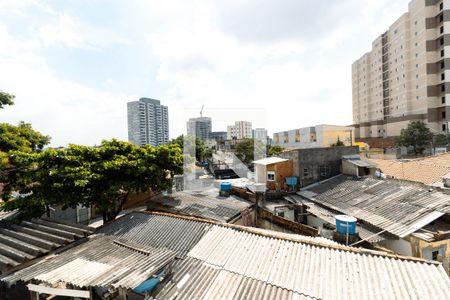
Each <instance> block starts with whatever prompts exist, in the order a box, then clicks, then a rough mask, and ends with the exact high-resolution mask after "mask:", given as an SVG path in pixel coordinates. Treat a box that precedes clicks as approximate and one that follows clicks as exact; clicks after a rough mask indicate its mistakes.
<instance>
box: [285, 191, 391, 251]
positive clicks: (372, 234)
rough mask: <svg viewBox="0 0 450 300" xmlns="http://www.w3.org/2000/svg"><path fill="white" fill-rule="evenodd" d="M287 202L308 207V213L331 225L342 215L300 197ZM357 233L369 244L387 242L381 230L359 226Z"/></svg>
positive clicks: (291, 196)
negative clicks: (336, 216) (336, 217)
mask: <svg viewBox="0 0 450 300" xmlns="http://www.w3.org/2000/svg"><path fill="white" fill-rule="evenodd" d="M284 198H285V199H286V200H288V201H291V202H293V203H302V204H305V205H306V206H307V207H308V212H310V213H312V214H313V215H315V216H316V217H318V218H320V219H322V220H324V221H326V222H328V223H330V224H336V220H335V218H334V216H335V215H338V214H340V213H335V212H333V211H331V210H329V209H326V208H324V207H321V206H319V205H317V204H316V203H314V202H311V201H309V200H305V199H303V198H302V197H300V196H298V195H288V196H285V197H284ZM356 227H357V232H358V233H359V236H360V237H361V239H363V240H365V241H367V242H369V243H378V242H381V241H384V240H386V237H385V235H384V234H383V233H380V231H381V230H378V231H374V230H372V229H369V228H366V227H365V226H361V225H357V226H356Z"/></svg>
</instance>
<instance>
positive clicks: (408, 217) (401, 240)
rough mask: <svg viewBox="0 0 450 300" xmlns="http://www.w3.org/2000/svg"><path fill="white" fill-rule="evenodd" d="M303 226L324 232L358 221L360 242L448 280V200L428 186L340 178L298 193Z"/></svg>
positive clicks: (449, 255) (372, 179)
mask: <svg viewBox="0 0 450 300" xmlns="http://www.w3.org/2000/svg"><path fill="white" fill-rule="evenodd" d="M298 195H300V196H301V197H302V198H303V199H306V200H308V201H310V202H311V203H307V202H304V201H302V200H301V199H296V200H297V202H301V203H302V204H306V205H307V206H309V209H308V210H309V212H310V213H311V214H312V215H311V217H310V216H308V217H307V219H308V222H307V224H308V225H310V226H313V227H316V228H319V230H321V229H327V227H328V228H329V226H327V225H325V224H328V225H329V224H334V222H335V221H334V216H335V215H337V214H345V215H349V216H353V217H355V218H357V220H358V222H359V225H360V227H361V229H362V231H361V234H362V236H361V237H362V238H363V240H366V239H367V240H368V242H370V243H371V244H372V246H375V247H377V246H379V247H381V248H384V249H389V250H391V251H393V252H395V253H397V254H400V255H406V256H414V257H418V258H424V259H427V260H434V261H440V262H442V263H443V265H444V268H445V269H446V271H447V273H448V274H449V275H450V195H448V194H446V193H442V192H439V191H436V190H433V189H430V188H429V187H427V186H424V185H420V184H416V183H411V182H404V181H398V180H393V179H377V178H372V177H361V178H356V177H354V176H346V175H339V176H336V177H333V178H331V179H328V180H325V181H323V182H320V183H316V184H313V185H311V186H308V187H305V188H303V189H302V190H301V191H300V192H298Z"/></svg>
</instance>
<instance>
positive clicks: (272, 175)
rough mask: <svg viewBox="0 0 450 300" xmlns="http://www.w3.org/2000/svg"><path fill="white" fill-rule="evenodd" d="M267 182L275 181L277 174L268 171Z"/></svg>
mask: <svg viewBox="0 0 450 300" xmlns="http://www.w3.org/2000/svg"><path fill="white" fill-rule="evenodd" d="M267 181H275V172H274V171H267Z"/></svg>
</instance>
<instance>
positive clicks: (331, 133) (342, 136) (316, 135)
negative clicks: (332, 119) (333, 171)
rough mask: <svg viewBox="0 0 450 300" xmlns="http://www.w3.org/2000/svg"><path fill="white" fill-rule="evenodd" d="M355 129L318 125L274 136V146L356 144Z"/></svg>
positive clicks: (311, 146)
mask: <svg viewBox="0 0 450 300" xmlns="http://www.w3.org/2000/svg"><path fill="white" fill-rule="evenodd" d="M354 131H355V129H354V128H353V127H348V126H336V125H317V126H313V127H304V128H298V129H293V130H288V131H282V132H276V133H274V134H273V144H274V145H276V146H281V147H283V148H287V149H297V148H298V149H301V148H317V147H330V146H331V145H332V144H335V143H336V142H337V141H338V140H339V141H341V142H343V143H344V145H345V146H351V145H353V144H354V142H355V132H354Z"/></svg>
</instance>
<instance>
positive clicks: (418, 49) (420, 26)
mask: <svg viewBox="0 0 450 300" xmlns="http://www.w3.org/2000/svg"><path fill="white" fill-rule="evenodd" d="M449 72H450V0H413V1H411V2H410V3H409V8H408V12H406V13H405V14H403V15H402V16H401V17H400V18H399V19H397V20H396V21H395V22H394V23H393V24H392V25H391V26H390V27H389V29H388V30H387V31H386V32H385V33H383V34H382V35H380V36H379V37H378V38H376V39H375V41H373V43H372V50H371V51H370V52H368V53H366V54H364V55H363V56H362V57H361V58H360V59H358V60H357V61H355V62H354V63H353V64H352V98H353V123H354V124H355V128H356V135H357V137H358V138H380V137H390V136H398V135H400V133H401V130H402V129H403V128H406V127H407V126H408V124H409V123H410V122H411V121H423V122H425V123H426V124H428V127H429V128H430V129H431V130H432V131H433V132H434V133H440V132H442V133H447V131H448V121H449V118H450V106H449V104H450V98H448V96H447V95H448V94H449V92H450V73H449ZM447 98H448V99H449V100H447Z"/></svg>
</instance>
